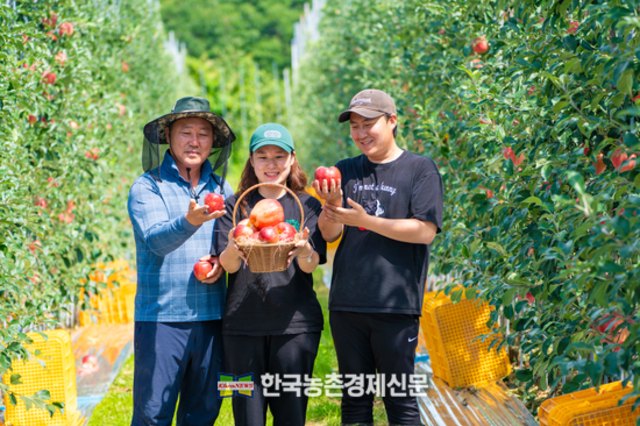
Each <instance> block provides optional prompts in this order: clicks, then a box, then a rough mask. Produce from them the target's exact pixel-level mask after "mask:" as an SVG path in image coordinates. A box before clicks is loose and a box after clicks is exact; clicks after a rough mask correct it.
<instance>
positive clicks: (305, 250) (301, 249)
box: [287, 228, 313, 266]
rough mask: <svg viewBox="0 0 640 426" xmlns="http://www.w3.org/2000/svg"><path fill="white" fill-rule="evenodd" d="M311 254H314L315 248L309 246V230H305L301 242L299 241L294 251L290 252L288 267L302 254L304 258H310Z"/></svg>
mask: <svg viewBox="0 0 640 426" xmlns="http://www.w3.org/2000/svg"><path fill="white" fill-rule="evenodd" d="M311 253H313V247H312V246H311V244H309V228H304V230H303V231H302V236H301V237H300V241H298V242H297V243H296V245H295V246H294V248H293V250H291V251H290V252H289V257H288V258H287V266H289V265H290V264H291V262H292V261H293V258H294V257H296V256H300V255H301V254H302V257H309V256H310V254H311Z"/></svg>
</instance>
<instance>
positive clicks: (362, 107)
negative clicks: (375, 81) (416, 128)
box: [338, 89, 397, 123]
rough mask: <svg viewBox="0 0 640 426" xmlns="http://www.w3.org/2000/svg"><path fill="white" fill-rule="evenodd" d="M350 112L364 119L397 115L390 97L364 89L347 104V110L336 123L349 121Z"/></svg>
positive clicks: (378, 91)
mask: <svg viewBox="0 0 640 426" xmlns="http://www.w3.org/2000/svg"><path fill="white" fill-rule="evenodd" d="M352 112H355V113H356V114H359V115H361V116H363V117H365V118H376V117H380V116H381V115H384V114H389V115H397V111H396V104H395V102H393V99H392V98H391V96H389V95H387V94H386V93H385V92H383V91H382V90H375V89H366V90H363V91H362V92H360V93H358V94H357V95H355V96H354V97H353V99H351V102H350V103H349V109H348V110H346V111H343V112H342V113H341V114H340V117H338V122H339V123H344V122H345V121H349V118H350V117H351V113H352Z"/></svg>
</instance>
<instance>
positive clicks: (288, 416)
mask: <svg viewBox="0 0 640 426" xmlns="http://www.w3.org/2000/svg"><path fill="white" fill-rule="evenodd" d="M223 340H224V352H225V359H226V370H225V372H227V373H231V374H235V375H244V374H250V373H253V374H254V376H253V377H254V379H253V381H254V392H253V398H244V397H242V396H235V397H234V398H233V417H234V419H235V426H245V425H246V426H261V425H264V424H265V423H266V419H267V407H269V408H270V409H271V414H272V415H273V425H274V426H304V423H305V417H306V413H307V400H308V397H306V396H305V394H304V392H301V393H300V396H298V395H296V394H295V393H294V392H283V389H282V387H280V390H279V391H276V390H275V388H273V387H272V388H269V389H267V392H270V393H276V392H279V394H280V396H265V395H264V388H263V386H262V381H261V376H262V375H264V374H266V373H269V374H271V375H273V376H275V375H277V376H278V377H279V378H280V379H281V380H282V379H284V377H283V376H284V375H285V374H294V375H298V376H300V381H301V382H304V375H305V374H306V375H308V376H309V377H311V375H312V373H313V363H314V362H315V359H316V355H317V354H318V346H319V345H320V333H319V332H317V333H305V334H285V335H279V336H244V335H224V336H223ZM301 390H302V389H301Z"/></svg>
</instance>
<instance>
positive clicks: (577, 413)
mask: <svg viewBox="0 0 640 426" xmlns="http://www.w3.org/2000/svg"><path fill="white" fill-rule="evenodd" d="M632 390H633V388H632V387H631V386H628V387H626V388H624V389H623V388H622V385H621V382H615V383H610V384H608V385H603V386H600V392H596V391H595V388H591V389H586V390H584V391H580V392H574V393H571V394H567V395H563V396H560V397H557V398H552V399H550V400H547V401H545V402H544V403H543V405H542V406H541V407H540V409H539V411H538V413H539V416H540V424H541V425H543V426H635V424H636V421H637V419H638V418H640V410H635V411H633V412H632V411H631V407H632V405H633V404H634V402H635V401H636V399H637V397H635V398H629V399H628V400H626V401H625V402H624V404H622V405H620V406H619V405H618V401H619V400H620V399H621V398H622V397H624V396H625V395H627V394H629V393H631V392H632Z"/></svg>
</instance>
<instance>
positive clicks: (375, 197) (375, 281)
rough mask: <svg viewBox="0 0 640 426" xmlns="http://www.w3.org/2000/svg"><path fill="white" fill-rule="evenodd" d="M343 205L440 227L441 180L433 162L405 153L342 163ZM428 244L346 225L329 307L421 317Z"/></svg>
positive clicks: (334, 267)
mask: <svg viewBox="0 0 640 426" xmlns="http://www.w3.org/2000/svg"><path fill="white" fill-rule="evenodd" d="M336 167H338V169H339V170H340V173H341V174H342V192H343V193H344V199H343V206H344V207H346V208H349V205H348V204H347V201H346V199H347V197H349V198H351V199H352V200H354V201H355V202H357V203H358V204H360V205H361V206H362V207H364V209H365V211H366V212H367V213H368V214H371V215H375V216H380V217H384V218H388V219H411V218H413V219H418V220H426V221H429V222H432V223H434V224H435V225H436V226H437V227H438V233H439V232H440V231H441V228H442V210H443V192H444V188H443V185H442V179H441V177H440V173H439V172H438V168H437V167H436V165H435V163H434V162H433V160H431V159H430V158H427V157H423V156H420V155H416V154H413V153H410V152H408V151H404V152H403V153H402V154H401V155H400V157H398V158H397V159H395V160H394V161H391V162H389V163H384V164H376V163H372V162H371V161H369V159H368V158H367V157H366V156H365V155H360V156H359V157H355V158H349V159H347V160H343V161H340V162H339V163H338V164H337V165H336ZM429 253H430V245H427V244H412V243H403V242H400V241H396V240H392V239H390V238H387V237H384V236H382V235H380V234H377V233H375V232H372V231H368V230H366V229H360V228H357V227H351V226H346V225H345V227H344V231H343V234H342V240H341V241H340V245H339V246H338V250H337V252H336V257H335V259H334V263H333V277H332V280H331V292H330V295H329V309H331V310H336V311H351V312H379V313H398V314H410V315H420V313H421V311H422V299H423V296H424V286H425V282H426V280H427V271H428V269H429Z"/></svg>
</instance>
